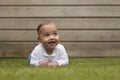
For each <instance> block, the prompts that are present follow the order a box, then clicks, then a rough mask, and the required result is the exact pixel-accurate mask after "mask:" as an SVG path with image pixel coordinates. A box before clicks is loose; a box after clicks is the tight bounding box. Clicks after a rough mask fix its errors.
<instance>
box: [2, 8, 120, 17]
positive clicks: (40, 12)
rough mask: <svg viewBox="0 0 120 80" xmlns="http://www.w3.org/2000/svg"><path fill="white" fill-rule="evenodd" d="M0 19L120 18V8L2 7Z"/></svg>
mask: <svg viewBox="0 0 120 80" xmlns="http://www.w3.org/2000/svg"><path fill="white" fill-rule="evenodd" d="M0 17H120V6H38V7H36V6H21V7H18V6H9V7H5V6H2V7H0Z"/></svg>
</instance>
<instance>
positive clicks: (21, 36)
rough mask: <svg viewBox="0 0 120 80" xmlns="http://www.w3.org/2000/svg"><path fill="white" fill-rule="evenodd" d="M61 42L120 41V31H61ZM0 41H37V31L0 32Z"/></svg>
mask: <svg viewBox="0 0 120 80" xmlns="http://www.w3.org/2000/svg"><path fill="white" fill-rule="evenodd" d="M59 33H60V38H61V41H120V35H119V34H120V30H60V31H59ZM0 41H37V32H36V31H35V30H0Z"/></svg>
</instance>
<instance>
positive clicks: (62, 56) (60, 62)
mask: <svg viewBox="0 0 120 80" xmlns="http://www.w3.org/2000/svg"><path fill="white" fill-rule="evenodd" d="M57 63H58V65H59V66H64V65H67V64H68V63H69V60H68V55H67V53H66V50H65V48H64V47H63V46H62V47H61V54H60V57H59V59H58V60H57Z"/></svg>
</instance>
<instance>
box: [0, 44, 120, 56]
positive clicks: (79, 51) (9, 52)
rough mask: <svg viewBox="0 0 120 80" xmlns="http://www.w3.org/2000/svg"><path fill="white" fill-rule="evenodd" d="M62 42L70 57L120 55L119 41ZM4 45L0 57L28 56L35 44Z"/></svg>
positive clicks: (0, 49) (0, 50)
mask: <svg viewBox="0 0 120 80" xmlns="http://www.w3.org/2000/svg"><path fill="white" fill-rule="evenodd" d="M62 44H63V45H64V47H65V48H66V50H67V53H68V55H69V56H70V57H120V43H119V42H107V43H104V42H100V43H98V42H97V43H96V42H92V43H90V42H85V43H83V42H82V43H81V42H79V43H78V42H74V43H62ZM0 45H1V44H0ZM18 45H19V46H18ZM2 46H6V48H2V47H1V48H0V57H27V56H28V55H29V54H30V52H31V51H32V50H33V47H34V46H35V45H34V43H33V45H32V44H26V47H23V46H24V44H21V43H17V44H4V45H3V44H2ZM10 46H11V48H10ZM27 46H28V48H27ZM29 46H31V48H29ZM73 46H74V47H73ZM20 47H23V48H20Z"/></svg>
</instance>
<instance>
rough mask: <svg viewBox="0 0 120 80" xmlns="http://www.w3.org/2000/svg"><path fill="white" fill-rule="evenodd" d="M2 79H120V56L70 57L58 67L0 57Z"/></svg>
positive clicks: (0, 75)
mask: <svg viewBox="0 0 120 80" xmlns="http://www.w3.org/2000/svg"><path fill="white" fill-rule="evenodd" d="M0 80H120V58H70V62H69V65H67V66H63V67H56V68H48V67H46V68H45V67H33V66H30V65H29V64H28V62H27V59H25V58H0Z"/></svg>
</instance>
